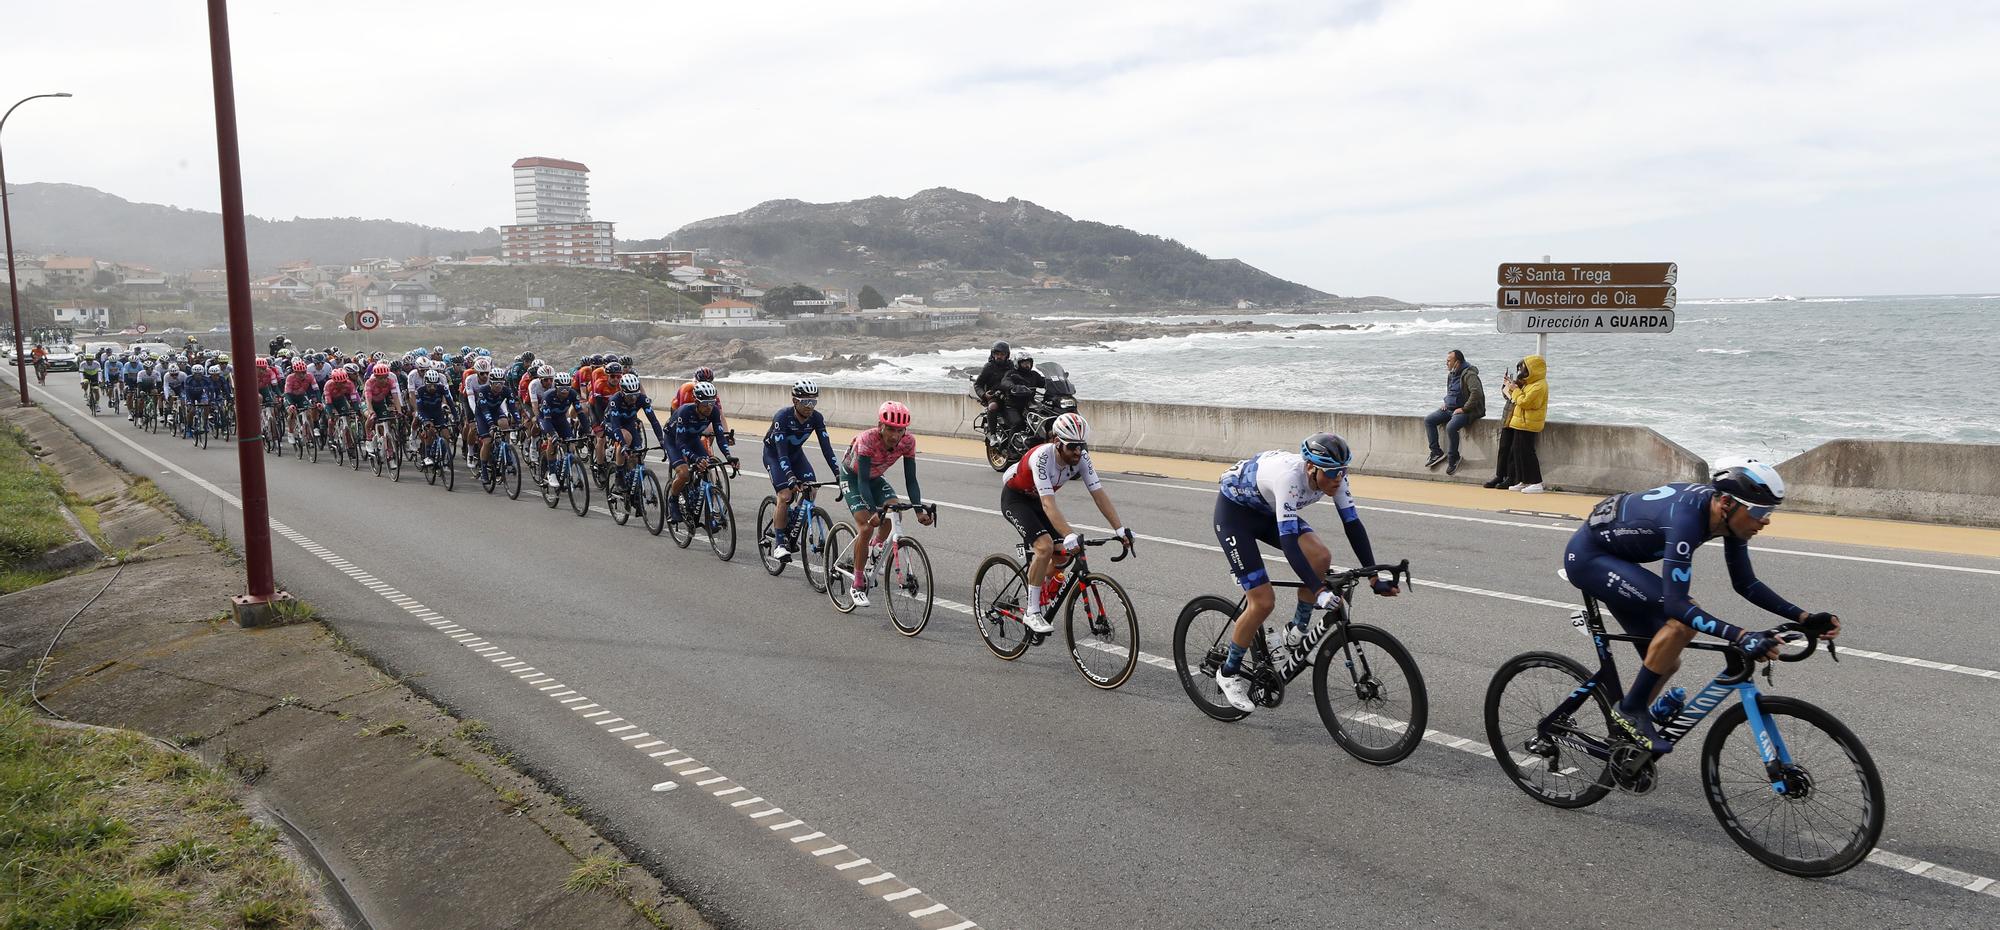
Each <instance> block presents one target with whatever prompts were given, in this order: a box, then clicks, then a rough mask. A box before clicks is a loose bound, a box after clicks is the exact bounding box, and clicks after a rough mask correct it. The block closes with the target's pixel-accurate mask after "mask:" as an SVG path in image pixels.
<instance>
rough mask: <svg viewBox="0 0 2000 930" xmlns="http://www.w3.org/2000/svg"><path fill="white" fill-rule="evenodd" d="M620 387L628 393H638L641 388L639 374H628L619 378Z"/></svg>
mask: <svg viewBox="0 0 2000 930" xmlns="http://www.w3.org/2000/svg"><path fill="white" fill-rule="evenodd" d="M618 389H619V390H621V391H624V392H625V393H627V394H632V393H636V392H637V391H638V390H639V376H638V375H633V374H628V375H625V376H624V377H622V378H619V379H618Z"/></svg>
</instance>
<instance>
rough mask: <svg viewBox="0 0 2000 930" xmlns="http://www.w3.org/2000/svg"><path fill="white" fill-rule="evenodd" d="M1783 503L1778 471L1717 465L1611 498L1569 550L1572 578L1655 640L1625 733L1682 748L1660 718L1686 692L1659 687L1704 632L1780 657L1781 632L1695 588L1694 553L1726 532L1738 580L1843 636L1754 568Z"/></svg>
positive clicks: (1774, 609)
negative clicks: (1717, 612) (1653, 566)
mask: <svg viewBox="0 0 2000 930" xmlns="http://www.w3.org/2000/svg"><path fill="white" fill-rule="evenodd" d="M1784 500H1785V480H1784V479H1783V478H1781V477H1779V476H1778V472H1777V469H1774V468H1772V467H1771V466H1769V465H1766V464H1764V463H1762V462H1758V461H1756V460H1754V459H1751V460H1746V461H1743V462H1742V463H1740V464H1733V465H1728V466H1725V467H1722V468H1719V469H1717V470H1716V471H1715V472H1714V473H1713V474H1712V475H1711V477H1710V481H1709V483H1707V484H1700V483H1674V484H1664V485H1661V486H1659V487H1657V488H1653V489H1652V490H1650V491H1633V492H1630V493H1626V494H1617V495H1613V496H1611V497H1607V498H1605V499H1604V500H1603V501H1602V502H1600V503H1599V504H1598V505H1597V507H1596V509H1594V510H1592V511H1591V512H1590V517H1589V518H1588V519H1586V520H1585V521H1584V525H1583V526H1581V527H1579V528H1578V529H1577V531H1576V535H1574V536H1572V537H1570V541H1569V547H1568V548H1567V549H1566V550H1565V551H1564V553H1563V568H1564V570H1565V573H1566V574H1567V575H1568V577H1569V582H1570V584H1572V585H1575V586H1576V587H1577V588H1579V589H1581V590H1583V591H1584V592H1586V593H1588V594H1591V595H1593V596H1595V597H1596V598H1597V599H1598V601H1599V602H1601V603H1602V604H1603V605H1604V606H1605V607H1606V608H1608V609H1609V610H1610V611H1611V615H1612V616H1613V617H1616V618H1617V620H1618V625H1619V626H1621V627H1624V628H1625V632H1627V633H1630V634H1632V635H1634V636H1651V637H1652V640H1651V642H1649V643H1647V644H1646V645H1644V646H1641V647H1640V650H1641V652H1642V653H1643V654H1644V656H1645V662H1644V663H1643V664H1642V665H1640V667H1639V674H1638V675H1637V677H1636V678H1635V679H1634V680H1633V682H1632V687H1631V689H1630V690H1628V691H1626V692H1625V699H1624V700H1623V701H1621V702H1620V703H1619V704H1618V706H1617V707H1615V708H1613V711H1612V714H1611V718H1612V722H1613V723H1614V724H1616V725H1617V727H1618V729H1619V730H1620V731H1621V733H1622V734H1623V735H1624V736H1625V737H1627V738H1629V739H1631V740H1632V741H1634V742H1636V743H1639V744H1640V745H1643V746H1646V747H1647V748H1649V749H1651V750H1652V751H1653V752H1659V753H1664V752H1668V751H1671V750H1672V749H1673V744H1672V743H1669V742H1667V741H1665V740H1663V739H1661V738H1660V736H1659V733H1658V732H1657V731H1656V730H1655V729H1654V724H1655V723H1656V722H1657V721H1656V718H1658V719H1666V718H1669V717H1671V716H1673V714H1674V712H1675V711H1678V710H1679V709H1680V701H1682V700H1685V692H1682V691H1681V689H1679V688H1675V689H1673V692H1669V693H1667V694H1665V695H1662V694H1660V693H1659V692H1661V691H1662V689H1664V688H1665V686H1666V684H1667V681H1668V680H1669V679H1671V678H1672V677H1673V675H1674V673H1675V672H1677V671H1679V670H1680V663H1681V659H1680V656H1681V651H1682V650H1683V649H1685V648H1686V646H1687V644H1688V643H1689V642H1690V641H1692V640H1693V639H1694V637H1695V634H1696V633H1707V634H1710V635H1712V636H1716V637H1720V638H1722V639H1726V640H1728V641H1730V642H1732V643H1734V644H1736V647H1737V648H1738V649H1739V650H1741V651H1742V652H1743V653H1744V654H1745V655H1747V656H1749V657H1751V658H1753V659H1758V660H1760V661H1761V660H1766V659H1769V658H1771V657H1772V656H1775V655H1776V654H1777V651H1778V640H1777V637H1776V635H1775V632H1774V631H1771V630H1762V631H1752V630H1746V629H1744V628H1742V627H1740V626H1736V625H1734V624H1730V623H1726V622H1724V621H1722V620H1720V619H1718V618H1716V617H1715V616H1713V615H1712V614H1710V613H1708V611H1707V610H1706V609H1704V608H1703V607H1702V606H1701V605H1700V604H1697V603H1695V601H1694V598H1693V597H1691V596H1690V595H1689V593H1688V587H1689V585H1690V584H1691V583H1692V582H1693V580H1694V552H1695V550H1696V549H1699V548H1700V547H1701V546H1702V544H1703V543H1706V542H1708V541H1709V540H1711V539H1715V538H1717V537H1721V539H1722V558H1723V562H1724V563H1725V564H1727V565H1728V566H1729V581H1730V583H1731V585H1732V586H1733V587H1734V588H1735V589H1736V593H1737V594H1740V595H1742V596H1743V598H1744V599H1745V600H1747V601H1749V602H1750V603H1752V604H1755V605H1757V606H1758V607H1761V608H1763V609H1765V610H1767V611H1769V612H1771V613H1774V614H1777V615H1778V616H1780V617H1784V618H1785V619H1786V620H1795V621H1799V622H1802V623H1830V624H1831V628H1830V629H1829V630H1828V631H1827V632H1826V633H1824V634H1822V636H1823V638H1825V639H1832V638H1834V637H1835V636H1838V635H1840V618H1839V617H1836V616H1834V615H1832V614H1829V613H1808V612H1806V611H1805V610H1803V609H1801V608H1799V607H1798V606H1797V605H1794V604H1793V603H1792V602H1790V601H1788V600H1785V599H1784V598H1783V597H1781V596H1779V594H1778V592H1776V591H1773V590H1771V588H1770V587H1769V586H1767V585H1765V584H1764V583H1763V582H1762V581H1759V580H1758V579H1757V574H1756V572H1754V571H1752V570H1751V567H1750V539H1751V537H1754V536H1756V535H1757V534H1758V533H1759V532H1760V531H1762V530H1763V529H1764V527H1766V526H1768V525H1770V523H1771V514H1772V512H1773V511H1775V510H1776V509H1777V507H1778V505H1779V504H1782V503H1784ZM1654 560H1660V561H1661V563H1662V564H1661V567H1662V568H1663V569H1664V570H1665V574H1666V578H1665V579H1664V580H1663V579H1662V578H1661V577H1660V576H1659V575H1655V574H1653V573H1652V572H1650V571H1648V570H1646V569H1644V568H1641V567H1639V565H1638V564H1637V563H1640V562H1651V561H1654ZM1656 698H1657V699H1658V700H1657V701H1656V700H1655V699H1656ZM1649 704H1650V705H1651V707H1650V708H1649V707H1648V705H1649Z"/></svg>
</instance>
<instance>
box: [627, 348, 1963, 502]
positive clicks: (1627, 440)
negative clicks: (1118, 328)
mask: <svg viewBox="0 0 2000 930" xmlns="http://www.w3.org/2000/svg"><path fill="white" fill-rule="evenodd" d="M647 380H648V384H647V386H646V390H647V391H648V392H649V393H651V394H653V395H654V396H656V397H657V396H668V397H671V396H672V394H673V391H674V389H675V388H677V387H679V384H680V382H678V381H674V380H670V379H665V378H649V379H647ZM722 390H723V401H724V404H725V405H726V407H727V409H728V410H729V411H730V412H731V414H732V418H733V421H734V423H733V425H735V426H736V428H737V429H738V430H740V431H742V433H743V434H744V436H745V437H746V438H747V437H750V436H751V435H752V434H753V433H754V434H759V435H761V433H762V431H763V425H762V423H761V422H760V421H762V420H765V419H768V417H769V416H770V413H771V412H772V411H775V410H777V409H778V408H780V407H783V406H785V405H786V404H789V403H790V402H791V399H790V398H791V386H790V385H787V384H753V383H749V382H740V381H725V382H723V389H722ZM887 400H897V401H902V402H903V403H904V404H906V405H908V406H909V408H910V412H911V413H912V414H913V415H914V416H915V417H916V430H917V432H919V433H923V434H928V435H935V436H957V437H962V438H978V434H977V433H975V432H973V430H972V421H973V418H974V417H975V416H977V415H978V413H979V405H978V403H977V402H975V401H974V400H973V399H972V398H971V397H970V396H967V395H963V394H947V393H943V392H935V391H907V390H901V391H882V390H865V389H858V388H836V389H828V390H827V391H826V393H825V394H824V395H823V396H822V398H821V400H820V406H819V409H820V412H821V413H823V414H824V415H825V416H826V420H827V422H828V423H830V424H832V425H834V426H846V427H855V428H860V427H866V426H869V425H872V424H873V423H874V422H875V411H876V410H877V409H878V408H879V407H881V405H882V402H883V401H887ZM1081 408H1082V412H1083V415H1084V417H1085V418H1087V419H1089V420H1090V426H1091V430H1092V433H1093V434H1094V436H1095V443H1096V445H1097V447H1098V448H1101V449H1105V450H1108V451H1113V452H1131V453H1139V454H1147V455H1164V456H1171V457H1174V458H1184V459H1202V460H1209V461H1218V462H1233V461H1235V460H1237V459H1240V458H1247V457H1249V456H1250V455H1253V454H1255V453H1257V452H1261V451H1263V450H1265V449H1289V448H1293V447H1295V446H1297V445H1298V442H1299V440H1301V439H1303V438H1305V437H1306V436H1307V435H1309V434H1312V433H1315V432H1318V431H1320V430H1331V431H1333V432H1336V433H1339V434H1340V435H1342V436H1344V437H1346V439H1347V441H1348V442H1349V443H1351V444H1352V445H1353V446H1354V451H1355V465H1354V469H1355V471H1357V472H1360V473H1362V474H1371V475H1388V476H1392V477H1398V478H1418V479H1423V480H1428V481H1449V482H1458V483H1465V484H1477V483H1479V482H1482V481H1485V480H1486V479H1488V478H1490V477H1492V475H1493V455H1494V451H1495V446H1496V444H1497V442H1498V438H1499V433H1500V427H1499V424H1498V422H1497V420H1496V419H1495V418H1493V417H1488V418H1486V419H1484V420H1481V421H1479V422H1476V423H1473V424H1472V425H1470V426H1468V427H1466V429H1465V430H1464V431H1463V432H1462V433H1461V434H1460V446H1459V449H1460V454H1461V456H1462V457H1463V459H1464V461H1463V462H1462V463H1461V464H1460V466H1459V470H1458V474H1456V475H1451V476H1447V475H1445V474H1444V471H1443V470H1442V469H1439V470H1436V471H1432V470H1429V469H1426V468H1424V460H1425V459H1426V458H1427V457H1428V451H1429V449H1428V446H1427V444H1426V442H1425V439H1424V423H1423V418H1422V417H1420V416H1389V415H1384V414H1366V413H1336V412H1324V413H1322V412H1316V411H1309V410H1270V409H1246V408H1242V407H1224V406H1196V405H1188V404H1150V403H1133V402H1128V401H1104V400H1087V399H1086V400H1083V401H1082V402H1081ZM1440 438H1442V437H1440ZM1537 451H1538V452H1539V453H1540V455H1541V459H1542V471H1543V475H1544V478H1545V483H1546V484H1548V485H1549V486H1550V487H1551V488H1554V489H1558V490H1564V491H1577V492H1583V493H1591V494H1611V493H1615V492H1618V491H1630V490H1636V489H1640V488H1646V487H1652V486H1654V485H1658V484H1662V483H1665V482H1668V481H1699V480H1703V479H1704V478H1705V476H1706V475H1707V473H1708V464H1707V463H1706V462H1704V461H1703V460H1702V459H1701V457H1700V456H1697V455H1695V454H1694V453H1692V452H1689V451H1688V450H1686V449H1683V448H1681V447H1680V446H1679V445H1677V444H1675V443H1674V442H1673V441H1672V440H1670V439H1668V438H1666V437H1664V436H1661V435H1660V434H1659V433H1657V432H1655V431H1653V430H1651V429H1648V428H1645V427H1640V426H1614V425H1607V424H1599V423H1567V422H1560V421H1551V422H1550V423H1549V424H1548V428H1547V429H1546V430H1544V431H1543V432H1542V435H1541V438H1540V440H1539V441H1538V443H1537ZM1778 471H1779V473H1780V474H1782V475H1784V477H1785V480H1786V483H1787V484H1788V486H1789V488H1790V498H1791V500H1790V502H1789V504H1788V509H1794V510H1799V511H1804V512H1809V513H1830V514H1841V515H1848V516H1861V517H1881V518H1889V519H1900V520H1914V521H1919V522H1934V523H1949V524H1965V525H1975V526H2000V446H1994V445H1977V444H1968V443H1920V442H1889V441H1875V440H1854V439H1843V440H1837V441H1834V442H1829V443H1827V444H1825V445H1822V446H1820V447H1818V448H1816V449H1813V450H1811V451H1808V452H1805V453H1803V454H1801V455H1799V456H1796V457H1794V458H1792V459H1790V460H1788V461H1786V462H1784V463H1782V464H1780V465H1778ZM1529 500H1531V499H1529Z"/></svg>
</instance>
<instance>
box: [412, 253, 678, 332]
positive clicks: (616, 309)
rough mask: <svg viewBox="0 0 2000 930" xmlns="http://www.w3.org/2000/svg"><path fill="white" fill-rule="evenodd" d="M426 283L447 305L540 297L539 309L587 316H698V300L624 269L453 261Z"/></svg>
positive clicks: (513, 303)
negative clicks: (435, 290)
mask: <svg viewBox="0 0 2000 930" xmlns="http://www.w3.org/2000/svg"><path fill="white" fill-rule="evenodd" d="M440 270H442V271H444V272H445V273H444V274H442V275H440V276H439V277H438V278H437V279H436V280H435V281H433V282H432V286H433V287H435V288H436V289H437V292H438V294H439V295H440V296H442V297H443V298H444V300H445V303H446V305H448V306H453V307H477V306H487V305H492V306H497V307H515V308H526V307H527V306H528V300H527V298H530V297H540V298H542V299H543V300H544V301H545V302H546V305H545V306H544V307H543V308H542V309H546V310H553V311H559V312H562V313H580V314H585V315H589V316H595V315H597V314H600V313H603V314H609V315H611V316H613V317H619V318H624V319H634V320H668V319H675V318H678V317H688V316H698V315H700V313H701V304H700V303H698V302H696V301H695V300H693V299H692V298H690V297H688V296H687V295H685V294H682V293H681V292H679V291H676V290H674V289H673V288H671V287H668V286H667V285H666V283H665V282H663V281H657V280H654V279H652V278H648V277H645V276H644V275H639V274H634V273H631V272H626V271H609V270H605V269H600V268H562V267H557V266H553V265H485V266H482V265H453V266H446V267H444V268H442V269H440Z"/></svg>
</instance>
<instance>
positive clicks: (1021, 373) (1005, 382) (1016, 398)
mask: <svg viewBox="0 0 2000 930" xmlns="http://www.w3.org/2000/svg"><path fill="white" fill-rule="evenodd" d="M1048 381H1049V379H1047V378H1045V377H1043V376H1042V373H1041V372H1038V371H1036V370H1035V357H1034V356H1032V355H1028V354H1025V353H1023V354H1022V355H1021V356H1020V357H1019V358H1016V359H1015V360H1014V367H1013V368H1012V369H1010V370H1009V371H1008V372H1007V374H1006V376H1005V377H1003V378H1001V379H1000V398H1001V403H1002V404H1003V405H1004V406H1003V407H1002V409H1001V413H1002V415H1003V417H1004V418H1005V419H1004V422H1005V424H1006V427H1007V430H1008V431H1009V432H1012V431H1015V430H1019V429H1020V428H1021V427H1022V425H1023V424H1025V423H1026V422H1027V420H1028V417H1027V410H1028V405H1029V404H1032V403H1034V401H1035V392H1036V391H1037V390H1039V389H1041V388H1042V387H1044V386H1045V385H1047V384H1048Z"/></svg>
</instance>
